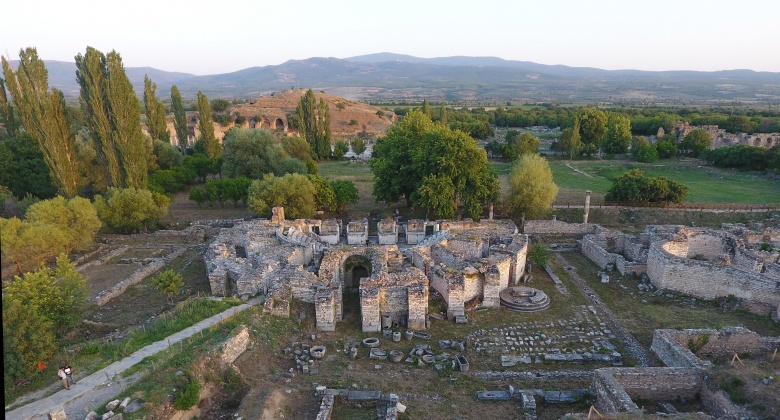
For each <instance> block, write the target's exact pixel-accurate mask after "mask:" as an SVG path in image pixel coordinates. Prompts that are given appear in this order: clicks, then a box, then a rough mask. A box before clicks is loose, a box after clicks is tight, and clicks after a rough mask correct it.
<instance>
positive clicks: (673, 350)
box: [650, 330, 712, 368]
mask: <svg viewBox="0 0 780 420" xmlns="http://www.w3.org/2000/svg"><path fill="white" fill-rule="evenodd" d="M677 334H679V331H678V330H655V331H654V332H653V344H652V345H651V346H650V350H651V351H652V352H653V353H655V355H656V356H658V358H659V359H661V361H662V362H664V364H665V365H666V366H669V367H684V368H708V367H710V366H712V363H709V362H707V361H704V360H701V359H699V358H698V357H696V355H695V354H693V353H692V352H691V351H690V350H689V349H688V347H687V345H682V344H681V343H680V341H679V339H678V336H677Z"/></svg>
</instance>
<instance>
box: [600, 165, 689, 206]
mask: <svg viewBox="0 0 780 420" xmlns="http://www.w3.org/2000/svg"><path fill="white" fill-rule="evenodd" d="M687 195H688V187H686V186H685V185H683V184H680V183H679V182H675V181H672V180H669V179H667V178H665V177H646V176H645V174H644V172H642V171H641V170H640V169H632V170H630V171H628V172H626V173H624V174H623V175H620V176H619V177H617V178H615V181H614V182H613V184H612V187H611V188H610V189H609V191H608V192H607V195H606V196H605V197H604V200H606V201H611V202H619V203H666V202H672V203H680V202H682V201H683V200H684V199H685V197H686V196H687Z"/></svg>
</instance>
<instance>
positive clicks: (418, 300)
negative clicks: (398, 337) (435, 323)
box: [406, 284, 428, 330]
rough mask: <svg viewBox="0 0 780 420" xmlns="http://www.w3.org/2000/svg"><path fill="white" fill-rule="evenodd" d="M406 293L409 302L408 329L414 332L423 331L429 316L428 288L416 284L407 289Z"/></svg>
mask: <svg viewBox="0 0 780 420" xmlns="http://www.w3.org/2000/svg"><path fill="white" fill-rule="evenodd" d="M406 292H407V301H408V302H409V318H408V320H407V324H406V327H407V328H409V329H412V330H423V329H425V318H426V316H427V315H428V288H427V287H424V286H423V285H421V284H416V285H412V286H409V287H407V288H406Z"/></svg>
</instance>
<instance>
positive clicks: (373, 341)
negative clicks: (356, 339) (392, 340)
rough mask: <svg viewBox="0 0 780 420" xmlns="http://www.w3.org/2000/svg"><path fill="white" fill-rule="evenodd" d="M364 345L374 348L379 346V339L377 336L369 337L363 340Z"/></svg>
mask: <svg viewBox="0 0 780 420" xmlns="http://www.w3.org/2000/svg"><path fill="white" fill-rule="evenodd" d="M363 345H364V346H366V347H368V348H374V347H377V346H379V339H378V338H376V337H368V338H366V339H364V340H363Z"/></svg>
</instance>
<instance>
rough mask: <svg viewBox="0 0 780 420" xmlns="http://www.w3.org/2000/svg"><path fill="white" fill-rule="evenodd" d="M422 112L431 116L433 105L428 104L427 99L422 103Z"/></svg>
mask: <svg viewBox="0 0 780 420" xmlns="http://www.w3.org/2000/svg"><path fill="white" fill-rule="evenodd" d="M422 113H423V114H425V116H427V117H428V118H431V106H430V104H428V100H427V99H423V103H422Z"/></svg>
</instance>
